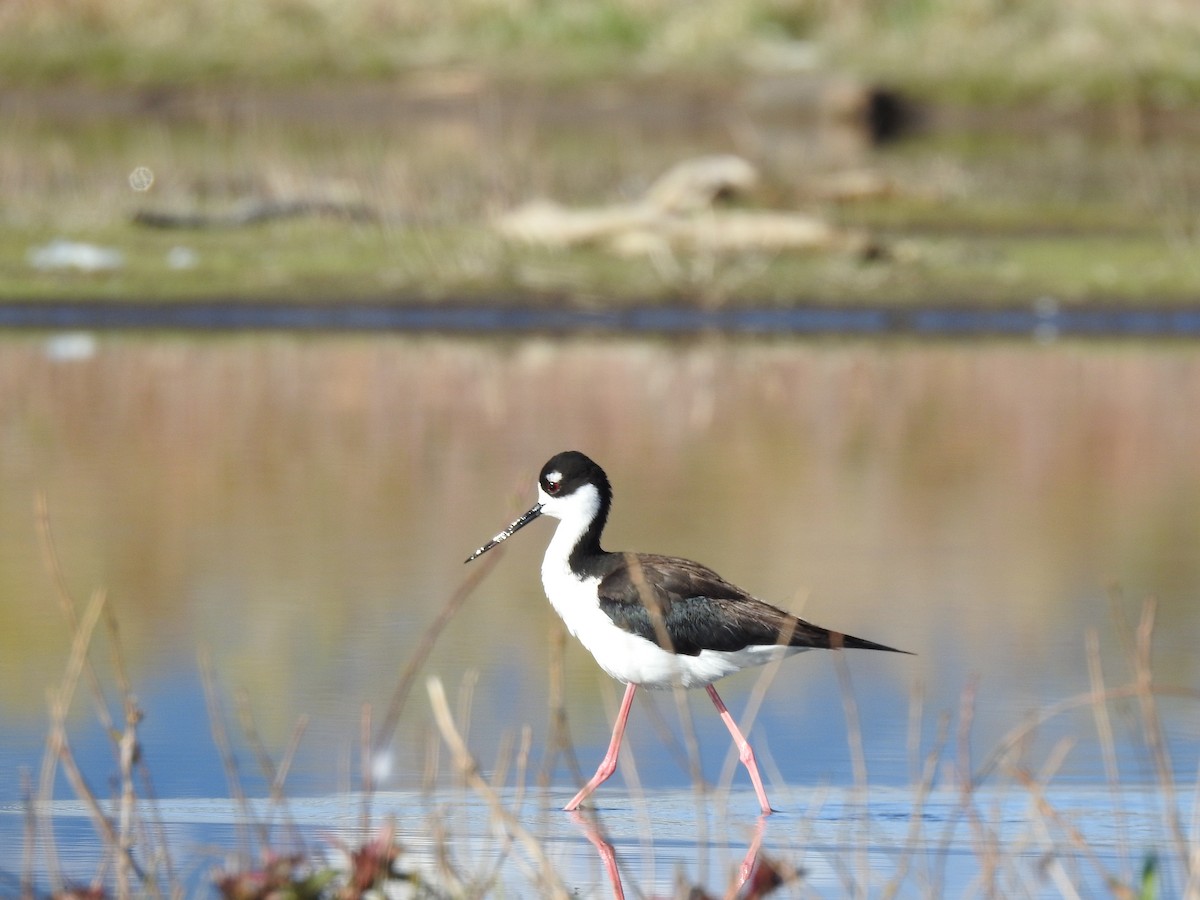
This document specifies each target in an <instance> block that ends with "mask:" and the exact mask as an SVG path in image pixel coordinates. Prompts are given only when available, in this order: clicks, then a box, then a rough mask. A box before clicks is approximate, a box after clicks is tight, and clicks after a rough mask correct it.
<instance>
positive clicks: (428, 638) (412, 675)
mask: <svg viewBox="0 0 1200 900" xmlns="http://www.w3.org/2000/svg"><path fill="white" fill-rule="evenodd" d="M503 556H504V550H503V548H502V547H496V548H495V549H494V550H493V552H491V553H489V554H487V555H486V557H485V558H483V559H480V560H478V561H477V562H476V564H475V565H474V566H472V567H471V569H470V571H469V572H468V573H467V576H466V577H465V578H464V579H463V580H462V581H461V582H459V585H458V587H457V588H456V589H455V590H454V593H452V594H451V595H450V596H449V597H448V598H447V599H446V602H445V603H444V604H442V608H441V609H440V610H439V611H438V614H437V616H436V617H435V618H434V620H433V621H432V622H430V623H429V626H428V627H427V628H426V629H425V633H424V634H422V635H421V642H420V643H419V644H418V645H417V648H416V650H414V651H413V654H412V656H410V657H409V659H408V664H407V665H406V666H405V667H404V671H403V672H402V673H401V674H400V679H399V681H398V682H397V684H396V689H395V690H394V691H393V692H392V699H391V701H390V702H389V703H388V707H387V712H386V713H384V716H383V722H382V723H381V724H380V726H379V730H378V731H377V732H375V740H374V741H373V743H372V745H371V748H372V752H371V755H372V756H375V755H376V754H378V753H379V751H380V750H382V749H383V746H384V745H385V744H386V743H387V742H388V741H390V740H391V739H392V734H393V732H395V730H396V727H397V725H398V724H399V722H400V714H401V713H402V712H403V711H404V704H405V703H406V702H407V701H408V695H409V693H410V692H411V691H412V686H413V683H414V681H415V680H416V677H417V672H419V671H420V669H421V666H423V665H424V664H425V660H426V659H427V658H428V657H429V654H430V652H431V651H432V650H433V645H434V644H435V643H436V642H437V639H438V637H439V636H440V635H441V633H442V631H443V630H444V629H445V627H446V626H447V625H448V624H449V623H450V621H451V620H452V619H453V618H454V617H455V615H457V614H458V611H459V609H461V608H462V605H463V604H464V603H465V602H466V601H467V598H468V597H470V596H471V594H472V593H474V592H475V589H476V588H477V587H479V585H480V584H481V583H482V582H483V580H484V579H485V578H486V577H487V576H488V575H489V574H490V573H491V571H492V569H494V568H495V567H496V564H497V563H499V562H500V560H501V559H502V558H503Z"/></svg>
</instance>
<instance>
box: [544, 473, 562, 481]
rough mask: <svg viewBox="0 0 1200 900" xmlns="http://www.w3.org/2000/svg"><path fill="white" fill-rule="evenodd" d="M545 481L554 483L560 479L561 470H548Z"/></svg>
mask: <svg viewBox="0 0 1200 900" xmlns="http://www.w3.org/2000/svg"><path fill="white" fill-rule="evenodd" d="M546 481H548V482H549V483H550V484H554V483H555V482H557V481H562V472H560V471H558V470H557V469H555V470H554V471H553V472H550V473H548V474H547V475H546Z"/></svg>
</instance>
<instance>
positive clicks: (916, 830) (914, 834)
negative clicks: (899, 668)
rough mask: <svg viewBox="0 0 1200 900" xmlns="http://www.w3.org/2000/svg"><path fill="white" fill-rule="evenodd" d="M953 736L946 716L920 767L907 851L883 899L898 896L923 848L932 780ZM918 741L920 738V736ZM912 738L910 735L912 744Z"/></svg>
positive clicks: (906, 837)
mask: <svg viewBox="0 0 1200 900" xmlns="http://www.w3.org/2000/svg"><path fill="white" fill-rule="evenodd" d="M916 730H917V732H918V735H919V731H920V723H919V721H918V724H917V729H916ZM949 736H950V716H949V715H948V714H943V715H942V716H941V717H940V718H939V720H938V731H937V737H936V738H935V739H934V744H933V748H932V749H931V750H930V751H929V753H927V754H926V756H925V763H924V765H923V766H922V768H921V772H920V777H919V779H918V780H917V782H916V793H915V795H914V797H913V806H912V809H911V810H910V811H909V814H908V815H909V819H908V832H907V834H906V835H905V840H904V852H903V853H901V854H900V855H899V864H898V867H897V869H896V871H895V872H894V873H893V874H892V877H891V879H889V881H888V883H887V884H886V885H885V886H884V889H883V892H882V893H881V894H880V898H881V900H891V898H892V897H895V896H896V894H898V893H899V891H900V887H901V885H902V884H903V883H904V879H905V878H906V877H907V876H908V871H909V868H910V867H911V864H912V858H913V856H914V855H915V854H916V852H917V848H918V847H919V846H920V841H921V832H922V829H923V827H924V819H923V816H924V813H925V803H926V801H927V800H928V799H929V795H930V793H931V792H932V790H933V781H934V779H935V778H936V777H937V770H938V764H939V763H940V762H941V759H942V751H943V749H944V748H945V746H946V741H947V740H948V739H949ZM918 740H919V737H918ZM911 741H912V737H911V735H910V742H911Z"/></svg>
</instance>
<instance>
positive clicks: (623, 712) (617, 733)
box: [563, 684, 766, 812]
mask: <svg viewBox="0 0 1200 900" xmlns="http://www.w3.org/2000/svg"><path fill="white" fill-rule="evenodd" d="M636 691H637V685H636V684H627V685H626V686H625V696H624V697H622V698H621V708H620V709H619V710H618V711H617V721H616V722H615V723H614V724H613V733H612V740H611V741H609V744H608V752H607V753H605V754H604V759H603V760H601V761H600V768H598V769H597V770H596V774H595V775H593V776H592V780H591V781H589V782H588V783H587V784H585V785H584V786H583V789H582V790H581V791H580V792H579V793H578V794H576V795H575V797H574V799H573V800H571V802H570V803H568V804H567V805H566V806H564V807H563V809H565V810H567V811H568V812H569V811H570V810H573V809H578V808H579V804H580V803H582V802H583V801H584V798H586V797H587V795H588V794H590V793H591V792H592V791H594V790H595V789H596V788H598V787H600V785H602V784H604V782H606V781H608V777H609V776H610V775H612V773H613V772H615V771H616V770H617V756H618V755H619V754H620V752H621V738H622V736H623V735H624V734H625V723H626V722H627V721H629V708H630V707H631V706H633V695H634V693H635V692H636ZM763 802H766V801H765V800H764V801H763Z"/></svg>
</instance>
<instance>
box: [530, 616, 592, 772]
mask: <svg viewBox="0 0 1200 900" xmlns="http://www.w3.org/2000/svg"><path fill="white" fill-rule="evenodd" d="M566 645H567V629H566V626H564V625H563V623H562V619H559V618H558V617H557V616H556V617H555V618H554V625H553V626H552V628H551V634H550V673H549V675H550V677H549V687H548V696H547V704H548V706H549V708H550V728H549V732H550V733H549V736H548V738H547V741H546V743H547V752H546V755H545V757H544V758H543V762H542V765H541V766H540V767H539V769H538V776H537V782H538V785H539V786H540V787H542V788H547V787H549V786H550V781H551V780H552V779H553V777H554V767H555V766H556V765H557V764H558V756H559V754H560V753H561V754H563V755H565V756H566V758H567V768H568V769H569V770H570V772H571V777H572V778H573V779H574V781H575V783H576V784H583V782H584V780H585V779H584V777H583V771H582V770H581V769H580V767H579V756H578V754H576V752H575V744H574V742H573V741H572V740H571V726H570V723H569V721H568V718H567V705H566V687H565V685H566V678H565V665H564V656H565V652H566Z"/></svg>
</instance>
